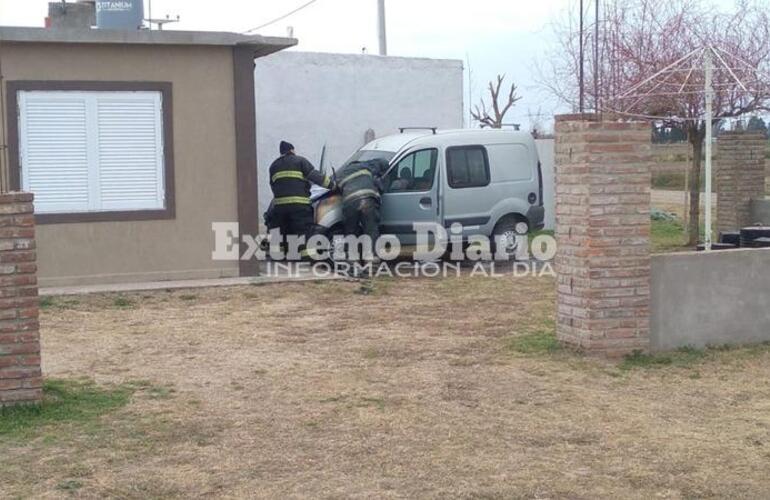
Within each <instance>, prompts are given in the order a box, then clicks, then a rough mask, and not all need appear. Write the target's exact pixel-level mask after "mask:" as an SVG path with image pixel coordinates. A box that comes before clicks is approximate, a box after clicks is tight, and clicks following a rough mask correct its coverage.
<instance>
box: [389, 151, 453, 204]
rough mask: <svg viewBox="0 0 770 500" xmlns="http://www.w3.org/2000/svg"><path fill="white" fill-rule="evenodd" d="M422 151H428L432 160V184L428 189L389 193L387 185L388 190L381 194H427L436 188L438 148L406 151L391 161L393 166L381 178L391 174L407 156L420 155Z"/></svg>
mask: <svg viewBox="0 0 770 500" xmlns="http://www.w3.org/2000/svg"><path fill="white" fill-rule="evenodd" d="M423 151H430V152H431V153H432V155H434V156H433V157H432V159H433V160H434V165H433V182H431V185H430V187H429V188H428V189H405V190H402V191H390V185H388V189H387V190H386V191H385V192H384V193H383V194H399V193H429V192H431V191H433V189H434V188H435V186H436V172H437V170H438V169H439V152H440V151H439V148H437V147H425V148H419V149H412V150H409V151H407V152H406V153H404V154H402V155H401V156H400V157H398V158H397V159H395V160H394V161H393V164H392V165H391V166H390V168H389V169H388V171H387V172H385V174H384V175H383V176H382V177H383V178H385V177H387V176H389V175H390V173H391V172H393V171H394V170H395V169H396V168H397V167H398V164H399V163H401V162H402V161H403V160H404V159H406V158H408V157H409V156H412V155H415V154H417V153H421V152H423Z"/></svg>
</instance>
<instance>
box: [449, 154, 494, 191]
mask: <svg viewBox="0 0 770 500" xmlns="http://www.w3.org/2000/svg"><path fill="white" fill-rule="evenodd" d="M446 161H447V163H446V164H447V180H448V181H449V187H452V188H455V189H460V188H469V187H480V186H486V185H488V184H489V158H488V156H487V150H486V148H484V146H460V147H452V148H448V149H447V153H446Z"/></svg>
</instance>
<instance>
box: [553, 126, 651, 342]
mask: <svg viewBox="0 0 770 500" xmlns="http://www.w3.org/2000/svg"><path fill="white" fill-rule="evenodd" d="M556 132H557V134H556V186H555V189H556V193H557V195H556V231H555V234H556V238H557V243H558V252H557V257H556V263H555V264H556V266H555V268H556V270H557V273H558V277H557V281H558V284H559V285H558V289H557V301H558V304H557V311H558V312H557V337H558V338H559V340H560V342H562V343H564V344H565V345H568V346H570V347H573V348H575V349H579V350H581V351H583V352H585V353H587V354H598V355H604V356H609V355H618V354H621V353H628V352H631V350H633V349H640V348H641V349H646V348H647V345H648V342H649V340H648V337H649V274H650V255H649V252H650V250H649V238H650V219H649V211H650V171H651V158H650V147H649V142H650V133H649V127H648V126H647V125H646V124H643V123H627V122H626V123H605V122H600V121H595V120H594V121H590V122H572V121H565V119H564V118H561V119H560V121H557V123H556ZM627 339H630V340H627Z"/></svg>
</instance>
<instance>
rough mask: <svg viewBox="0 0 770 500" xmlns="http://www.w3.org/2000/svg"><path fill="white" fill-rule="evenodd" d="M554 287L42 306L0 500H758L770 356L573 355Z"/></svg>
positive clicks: (329, 288) (303, 289) (232, 294)
mask: <svg viewBox="0 0 770 500" xmlns="http://www.w3.org/2000/svg"><path fill="white" fill-rule="evenodd" d="M554 285H555V284H554V282H553V280H552V279H551V278H547V277H542V278H535V277H527V278H511V277H507V278H483V277H474V278H471V277H467V276H466V277H462V278H459V279H446V280H428V279H408V280H378V281H377V282H376V283H375V285H374V291H373V293H371V294H369V295H363V294H359V293H357V292H358V290H359V286H358V285H357V284H356V283H350V282H325V283H310V284H286V285H280V286H262V287H236V288H227V289H206V290H195V291H175V292H153V293H142V294H124V295H95V296H88V297H69V298H61V297H55V298H52V299H46V300H45V307H44V309H43V313H42V318H41V321H42V329H41V331H42V339H43V354H44V373H45V376H46V379H47V381H48V382H47V384H46V403H45V404H44V405H43V407H42V408H39V409H36V410H31V409H21V410H6V411H4V412H2V415H0V457H2V480H0V498H16V497H67V496H71V495H73V496H79V497H84V498H97V497H105V496H107V497H118V498H191V497H201V496H206V497H212V496H214V497H229V498H239V497H261V498H285V497H293V498H297V497H313V498H318V497H326V498H328V497H335V498H347V497H360V498H364V497H366V498H369V497H375V498H383V497H385V498H403V497H410V498H447V497H465V498H521V497H526V498H532V497H538V498H563V497H567V498H600V497H604V498H651V497H661V498H711V497H728V496H731V497H738V498H768V497H770V481H769V480H768V477H767V471H768V463H770V411H769V410H770V348H768V347H755V348H747V349H734V350H719V349H714V350H707V351H688V350H683V351H680V352H676V353H672V354H669V355H664V356H641V355H640V356H634V357H631V358H629V359H627V360H624V361H621V362H614V363H613V362H604V361H597V360H590V359H585V358H582V357H580V356H577V355H574V354H572V353H570V352H568V351H565V350H564V349H562V348H560V346H559V345H558V344H557V343H556V342H555V339H554V321H553V315H554V305H553V304H554ZM84 377H85V378H84Z"/></svg>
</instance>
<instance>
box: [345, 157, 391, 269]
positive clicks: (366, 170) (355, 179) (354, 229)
mask: <svg viewBox="0 0 770 500" xmlns="http://www.w3.org/2000/svg"><path fill="white" fill-rule="evenodd" d="M387 168H388V162H386V161H385V160H382V159H376V160H369V161H365V162H353V163H350V164H348V165H345V166H344V167H342V168H341V169H340V170H339V171H337V172H336V174H335V175H336V177H337V186H338V187H339V189H340V191H341V192H342V215H343V217H344V219H345V233H346V234H355V235H358V234H365V235H367V236H369V237H370V238H371V242H372V250H373V249H374V248H375V245H376V243H377V239H378V238H379V236H380V194H381V193H382V184H381V181H380V176H381V175H382V174H383V173H385V171H386V170H387ZM363 260H367V261H376V260H377V259H376V258H375V256H374V254H368V255H364V256H363Z"/></svg>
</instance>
